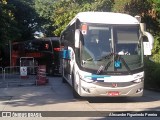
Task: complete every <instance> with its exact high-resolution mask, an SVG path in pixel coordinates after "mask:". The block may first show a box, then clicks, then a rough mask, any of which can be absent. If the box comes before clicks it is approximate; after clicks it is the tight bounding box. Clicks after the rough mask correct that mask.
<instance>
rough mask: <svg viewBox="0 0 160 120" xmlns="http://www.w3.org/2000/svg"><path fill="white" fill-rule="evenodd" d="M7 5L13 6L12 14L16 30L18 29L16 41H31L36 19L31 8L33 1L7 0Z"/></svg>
mask: <svg viewBox="0 0 160 120" xmlns="http://www.w3.org/2000/svg"><path fill="white" fill-rule="evenodd" d="M8 4H10V5H12V6H14V11H12V12H13V14H14V17H15V20H16V21H17V29H19V33H18V34H19V38H18V39H17V40H19V41H22V40H28V39H32V38H33V32H34V29H35V27H36V23H37V22H36V20H37V17H38V15H37V14H36V12H35V10H34V8H33V4H34V0H8Z"/></svg>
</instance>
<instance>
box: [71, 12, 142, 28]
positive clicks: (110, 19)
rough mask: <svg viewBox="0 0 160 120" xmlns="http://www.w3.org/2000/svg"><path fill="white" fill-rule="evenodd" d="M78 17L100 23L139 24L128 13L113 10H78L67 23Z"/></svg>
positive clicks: (86, 21)
mask: <svg viewBox="0 0 160 120" xmlns="http://www.w3.org/2000/svg"><path fill="white" fill-rule="evenodd" d="M76 19H79V20H80V22H85V23H102V24H139V21H138V20H137V19H136V18H135V17H133V16H131V15H128V14H124V13H113V12H80V13H78V14H77V15H76V16H75V18H73V19H72V21H71V22H70V23H69V25H71V24H72V23H74V22H75V20H76Z"/></svg>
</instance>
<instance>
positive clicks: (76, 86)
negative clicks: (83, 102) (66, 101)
mask: <svg viewBox="0 0 160 120" xmlns="http://www.w3.org/2000/svg"><path fill="white" fill-rule="evenodd" d="M75 80H76V77H75V75H74V74H73V73H72V92H73V97H74V98H81V97H80V95H79V94H78V93H77V91H78V89H79V86H78V85H76V83H75Z"/></svg>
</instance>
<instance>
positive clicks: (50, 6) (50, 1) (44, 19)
mask: <svg viewBox="0 0 160 120" xmlns="http://www.w3.org/2000/svg"><path fill="white" fill-rule="evenodd" d="M54 3H55V1H54V0H35V3H34V9H35V11H36V13H37V14H38V15H39V20H38V21H37V31H42V32H44V33H45V34H46V35H47V36H53V34H52V31H53V30H54V29H55V28H54V26H53V25H52V24H53V21H52V14H53V12H54Z"/></svg>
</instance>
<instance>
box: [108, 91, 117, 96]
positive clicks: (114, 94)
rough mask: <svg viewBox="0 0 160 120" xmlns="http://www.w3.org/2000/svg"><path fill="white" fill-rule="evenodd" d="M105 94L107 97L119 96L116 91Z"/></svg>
mask: <svg viewBox="0 0 160 120" xmlns="http://www.w3.org/2000/svg"><path fill="white" fill-rule="evenodd" d="M107 94H108V95H109V96H119V92H118V91H109V92H107Z"/></svg>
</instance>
